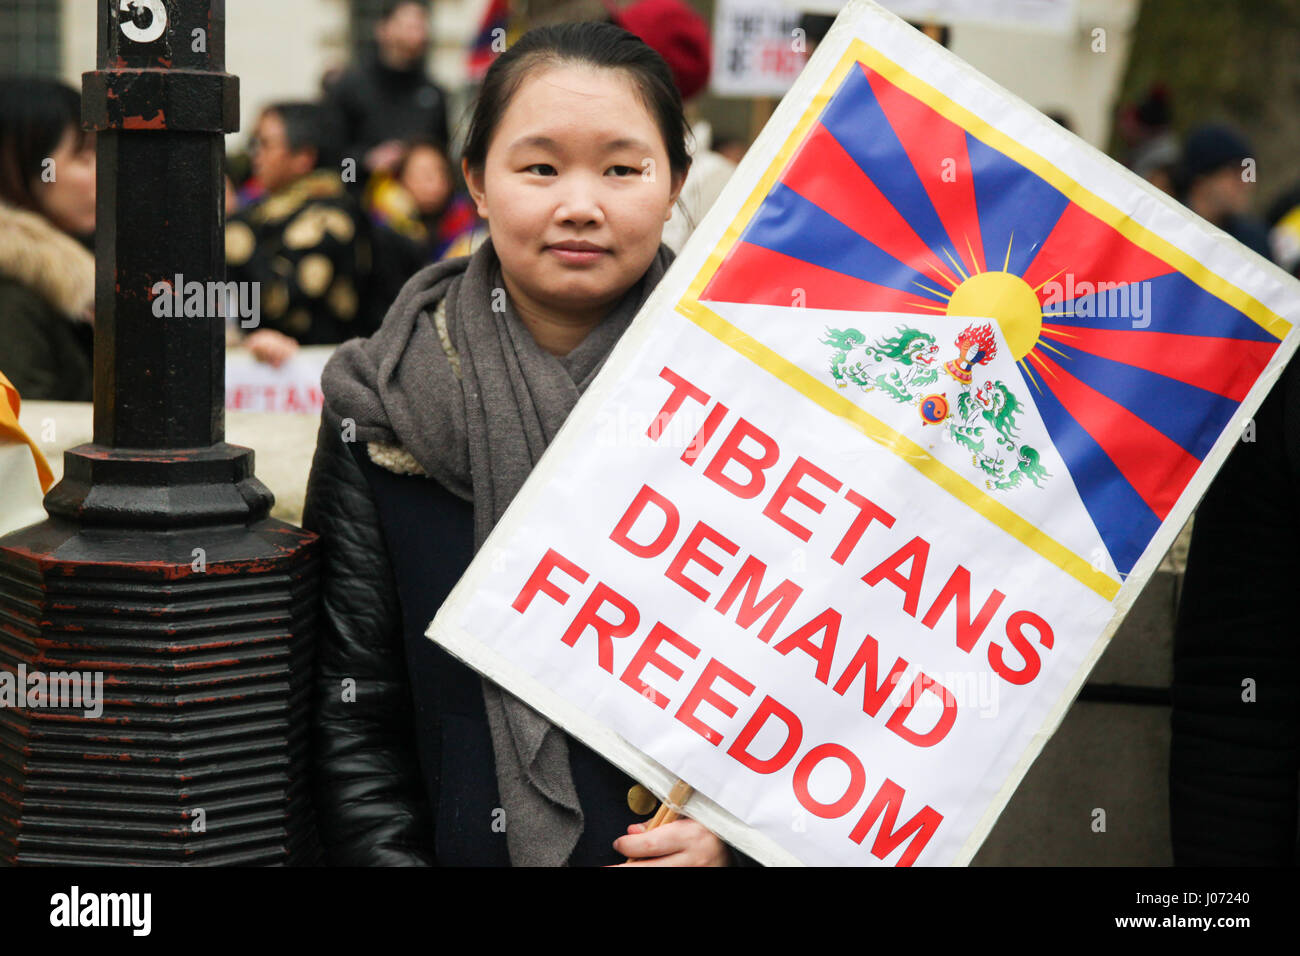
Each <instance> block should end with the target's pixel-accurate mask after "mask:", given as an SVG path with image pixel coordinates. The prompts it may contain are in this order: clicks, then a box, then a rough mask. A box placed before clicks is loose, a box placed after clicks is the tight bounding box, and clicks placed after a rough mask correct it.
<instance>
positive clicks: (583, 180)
mask: <svg viewBox="0 0 1300 956" xmlns="http://www.w3.org/2000/svg"><path fill="white" fill-rule="evenodd" d="M564 180H565V181H564V184H563V186H562V188H561V194H560V203H559V205H558V206H557V207H556V209H555V215H556V218H557V219H558V220H560V221H561V222H569V223H574V224H576V225H586V224H588V223H597V224H599V223H602V222H604V220H605V212H604V209H603V208H602V207H601V202H600V190H599V181H598V177H594V176H591V175H588V174H586V173H582V174H579V173H573V174H570V175H568V176H566V177H564Z"/></svg>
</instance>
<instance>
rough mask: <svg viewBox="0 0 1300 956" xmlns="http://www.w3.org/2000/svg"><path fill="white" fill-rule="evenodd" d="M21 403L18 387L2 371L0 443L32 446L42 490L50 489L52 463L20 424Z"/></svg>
mask: <svg viewBox="0 0 1300 956" xmlns="http://www.w3.org/2000/svg"><path fill="white" fill-rule="evenodd" d="M20 405H21V400H20V399H19V397H18V389H16V388H14V387H13V385H11V384H10V382H9V379H7V378H5V375H4V373H3V372H0V443H3V442H15V443H16V442H22V443H23V444H25V445H26V446H27V447H28V448H30V449H31V450H32V458H34V459H35V460H36V476H37V477H38V478H39V479H40V482H41V491H43V492H44V491H49V490H50V485H52V484H54V472H52V471H51V470H50V463H49V462H48V461H46V460H45V456H44V455H43V454H41V450H40V449H39V448H37V447H36V442H34V441H32V440H31V438H30V437H28V435H27V433H26V432H25V431H23V428H22V426H21V425H19V424H18V409H19V407H20Z"/></svg>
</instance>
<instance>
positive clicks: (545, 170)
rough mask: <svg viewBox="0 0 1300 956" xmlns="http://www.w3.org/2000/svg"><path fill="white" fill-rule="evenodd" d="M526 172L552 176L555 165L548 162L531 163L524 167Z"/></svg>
mask: <svg viewBox="0 0 1300 956" xmlns="http://www.w3.org/2000/svg"><path fill="white" fill-rule="evenodd" d="M524 172H526V173H532V174H533V175H535V176H554V175H555V167H554V166H552V165H551V164H550V163H533V164H532V165H531V166H529V167H527V168H525V169H524Z"/></svg>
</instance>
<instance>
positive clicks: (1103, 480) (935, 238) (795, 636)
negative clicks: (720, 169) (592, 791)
mask: <svg viewBox="0 0 1300 956" xmlns="http://www.w3.org/2000/svg"><path fill="white" fill-rule="evenodd" d="M1296 293H1297V286H1296V284H1295V281H1294V280H1292V279H1291V278H1290V277H1288V276H1287V275H1286V274H1285V273H1283V272H1281V270H1278V269H1276V268H1275V267H1273V266H1272V265H1271V264H1269V263H1267V262H1266V261H1265V260H1263V259H1262V258H1260V257H1258V256H1256V255H1255V254H1253V253H1251V252H1249V251H1248V250H1246V249H1245V248H1244V247H1241V246H1240V245H1238V244H1236V243H1234V242H1232V241H1231V240H1228V239H1227V238H1226V237H1225V236H1224V235H1223V234H1222V233H1221V232H1219V231H1217V230H1215V229H1213V228H1211V227H1210V226H1208V225H1207V224H1205V223H1204V222H1202V221H1200V220H1198V219H1196V218H1195V217H1194V216H1192V215H1191V214H1190V213H1188V212H1187V211H1186V210H1184V209H1183V208H1182V207H1181V206H1179V205H1177V204H1176V203H1175V202H1173V201H1172V200H1171V199H1169V198H1168V197H1166V196H1165V195H1163V194H1162V193H1159V192H1158V191H1157V190H1155V189H1153V188H1151V187H1150V186H1148V185H1147V184H1145V183H1143V182H1142V181H1141V180H1139V179H1137V178H1136V177H1134V176H1133V175H1131V174H1130V173H1128V172H1127V171H1126V170H1124V169H1122V168H1121V167H1119V166H1118V165H1117V164H1115V163H1114V162H1112V161H1111V160H1109V159H1107V158H1106V157H1105V156H1104V155H1102V154H1101V153H1099V152H1097V151H1095V150H1093V149H1092V148H1090V147H1089V146H1087V145H1086V144H1084V143H1083V142H1082V141H1080V140H1079V139H1077V138H1076V137H1074V136H1073V135H1071V134H1069V133H1067V132H1065V131H1064V130H1062V129H1061V128H1060V127H1058V126H1056V124H1054V123H1052V122H1051V121H1050V120H1048V119H1046V118H1045V117H1043V116H1041V115H1040V114H1038V113H1037V112H1036V111H1034V110H1033V109H1031V108H1030V107H1028V106H1027V105H1025V104H1024V103H1023V102H1021V101H1020V100H1018V99H1016V98H1015V97H1013V96H1011V95H1010V94H1008V93H1007V92H1006V91H1004V90H1002V89H1000V88H998V87H996V86H995V85H994V84H993V83H991V82H990V81H989V80H987V79H986V78H984V77H982V76H980V75H979V74H978V73H976V72H975V71H974V70H973V69H972V68H971V67H969V66H968V65H967V64H965V63H963V62H962V61H961V60H959V59H958V58H956V57H954V56H952V55H951V54H950V53H948V52H947V51H945V50H943V49H942V48H940V47H939V46H937V45H936V44H934V43H932V42H930V41H929V40H927V39H925V38H924V37H923V36H922V35H921V34H920V33H919V32H917V31H916V30H914V29H912V28H910V27H908V26H907V25H906V24H904V23H903V22H902V21H901V20H899V19H897V18H896V17H894V16H893V15H891V14H889V13H887V12H886V11H884V10H883V9H881V8H880V7H879V6H877V5H875V4H874V3H870V2H867V0H854V2H851V3H850V4H849V5H848V6H847V7H846V8H845V11H844V12H843V13H842V14H841V16H840V18H839V19H838V21H837V23H836V25H835V27H834V28H833V29H832V30H831V32H830V33H829V34H828V36H827V37H826V39H825V41H824V42H823V43H822V45H821V46H819V47H818V50H817V52H816V54H815V56H814V58H813V59H812V61H811V62H810V64H809V66H808V68H807V69H806V70H805V72H804V73H803V74H802V75H801V77H800V79H799V81H798V83H797V84H796V86H795V87H794V89H792V90H791V92H790V94H789V95H788V96H787V97H786V98H785V99H784V100H783V102H782V103H781V106H780V107H779V108H778V110H777V112H776V114H775V115H774V116H773V119H772V121H771V122H770V123H769V124H768V126H767V128H766V129H765V130H764V132H763V134H762V135H761V137H760V138H759V140H758V142H756V143H755V145H754V147H753V148H752V149H751V150H750V152H749V154H748V155H747V156H746V158H745V160H744V162H743V163H742V164H741V166H740V168H739V170H738V171H737V173H736V175H735V177H734V178H733V180H732V182H731V183H730V184H729V185H728V187H727V189H726V191H725V192H724V193H723V195H722V197H721V198H720V200H719V201H718V203H717V205H716V206H715V207H714V209H713V210H712V211H711V212H710V214H709V215H708V217H707V218H706V219H705V221H704V222H703V223H702V224H701V226H700V228H699V229H698V230H697V232H696V233H695V234H694V236H693V237H692V239H691V241H690V243H689V244H688V245H687V246H686V248H685V249H684V251H683V253H682V255H681V256H680V257H679V258H678V259H677V261H676V262H675V264H674V265H673V267H672V269H671V271H670V272H669V273H668V275H667V276H666V277H665V279H664V280H663V282H662V283H661V284H660V286H659V288H658V289H657V290H656V292H655V293H654V294H653V296H652V297H651V298H650V299H649V301H648V302H647V303H646V305H645V307H644V309H643V310H642V312H641V314H640V315H639V316H638V317H637V319H636V320H635V322H634V323H633V325H632V326H631V328H630V329H629V331H628V332H627V333H626V334H625V336H624V338H623V340H622V341H621V342H620V343H619V345H618V347H617V348H616V349H615V351H614V352H613V353H612V354H611V356H610V358H609V360H608V362H607V365H606V367H605V368H604V370H603V371H602V373H601V375H600V376H599V378H598V379H597V380H596V382H595V383H594V384H593V385H592V386H591V388H590V389H589V390H588V392H587V393H586V395H585V396H584V397H583V399H582V401H581V402H580V403H579V405H578V406H577V408H576V409H575V410H574V412H573V413H572V415H571V416H570V418H569V420H568V422H567V423H566V424H565V426H564V428H563V429H562V430H561V432H560V433H559V435H558V436H557V437H556V439H555V440H554V442H553V443H552V445H551V446H550V448H549V449H548V451H547V453H546V455H545V457H544V458H543V459H542V461H541V462H540V464H539V465H538V466H537V468H536V469H535V470H534V472H533V474H532V476H531V477H530V479H529V481H528V483H527V484H526V486H525V487H524V489H523V490H522V491H521V492H520V494H519V496H518V497H517V498H516V500H515V501H514V502H513V503H512V505H511V507H510V509H509V510H508V511H507V513H506V514H505V516H504V517H503V518H502V520H501V522H500V523H499V524H498V525H497V527H496V529H495V530H494V531H493V533H492V535H491V536H490V538H489V539H488V541H487V542H486V544H485V545H484V548H483V550H482V551H481V553H480V554H479V555H478V556H477V557H476V559H475V561H474V563H473V564H472V565H471V567H470V568H469V570H468V571H467V573H466V574H465V576H464V577H463V578H462V580H461V581H460V583H459V584H458V586H457V587H456V589H455V591H454V592H453V593H452V595H451V597H450V598H449V599H448V601H447V602H446V603H445V604H444V606H443V607H442V609H441V610H440V612H439V614H438V615H437V617H436V618H435V620H434V622H433V624H432V625H431V627H430V630H429V634H430V636H431V638H433V639H434V640H436V641H438V642H440V643H441V644H443V645H444V646H445V647H447V648H448V649H449V650H450V651H451V652H452V653H454V654H456V655H457V656H459V657H460V658H462V659H463V660H465V661H467V662H468V663H469V664H470V665H472V666H473V667H475V668H477V669H478V670H480V671H481V672H483V673H484V674H486V675H488V676H489V677H490V678H492V679H493V680H495V681H497V682H498V683H500V684H501V685H502V686H503V687H505V688H506V689H507V690H509V691H510V692H512V693H514V694H516V695H517V696H519V697H520V698H522V699H524V700H526V701H527V702H529V703H530V704H531V705H532V706H533V707H535V708H536V709H538V710H539V711H540V712H541V713H543V714H544V715H546V716H547V717H548V718H550V719H551V720H552V721H554V722H556V723H557V724H559V725H561V726H563V727H564V728H565V729H566V730H567V731H568V732H569V733H571V734H573V735H574V736H576V737H578V738H580V739H582V740H583V741H585V742H586V743H587V744H588V745H590V746H592V747H593V748H595V749H596V750H598V751H600V752H601V753H602V754H603V755H605V756H606V757H607V758H609V759H610V760H611V761H613V762H615V763H616V764H618V765H619V766H621V767H623V768H624V769H625V770H627V771H628V772H629V773H631V774H633V775H634V776H636V777H638V778H639V779H641V780H642V781H643V782H644V783H645V784H646V785H647V786H649V787H651V788H652V789H653V790H655V792H656V793H658V794H660V795H663V794H664V793H666V792H667V790H668V788H669V786H670V785H671V783H672V782H673V781H674V780H675V779H678V778H680V779H682V780H684V781H685V782H687V783H688V784H690V785H691V786H693V787H694V788H695V791H696V796H695V797H693V798H692V800H691V802H690V804H689V808H688V809H689V812H690V813H691V815H692V816H694V817H695V818H696V819H698V820H700V822H702V823H703V824H705V825H706V826H708V827H710V828H711V829H713V830H714V831H715V832H717V833H718V834H719V835H720V836H722V837H723V838H724V839H726V840H727V841H729V842H731V843H732V844H734V845H735V846H737V847H739V848H740V849H742V850H744V851H745V852H747V853H749V854H750V855H752V856H754V857H756V858H758V859H759V860H761V861H763V862H765V863H795V862H802V863H809V864H852V865H868V864H875V865H878V864H886V865H911V864H914V863H916V864H952V863H957V864H964V863H966V862H968V861H969V860H970V859H971V857H972V856H973V855H974V853H975V851H976V850H977V849H978V847H979V845H980V842H981V841H982V840H983V838H984V837H985V835H986V834H987V833H988V831H989V829H990V827H991V826H992V824H993V822H994V821H995V820H996V819H997V817H998V815H999V813H1000V812H1001V811H1002V809H1003V808H1004V806H1005V805H1006V802H1007V800H1008V799H1009V797H1010V795H1011V794H1012V792H1013V791H1014V789H1015V787H1016V785H1017V784H1018V783H1019V781H1020V779H1021V778H1022V776H1023V775H1024V772H1025V770H1026V769H1027V768H1028V766H1029V764H1030V763H1031V762H1032V760H1033V759H1034V758H1035V757H1036V756H1037V754H1038V753H1039V751H1040V750H1041V748H1042V746H1043V744H1044V743H1045V742H1046V740H1047V739H1048V738H1049V737H1050V736H1051V734H1052V733H1053V731H1054V730H1055V729H1056V727H1057V726H1058V725H1059V723H1060V721H1061V719H1062V717H1063V716H1064V714H1065V711H1066V709H1067V708H1068V706H1069V704H1070V702H1071V701H1072V700H1073V698H1074V697H1075V695H1076V694H1077V693H1078V690H1079V688H1080V687H1081V685H1082V683H1083V681H1084V679H1085V678H1086V676H1087V673H1088V671H1089V670H1090V668H1091V667H1092V665H1093V664H1094V663H1095V662H1096V660H1097V659H1098V657H1099V656H1100V654H1101V652H1102V651H1103V650H1104V648H1105V646H1106V643H1107V641H1108V640H1109V639H1110V637H1111V635H1112V634H1113V633H1114V631H1115V628H1116V627H1117V626H1118V624H1119V622H1120V620H1121V619H1122V617H1123V615H1124V613H1125V611H1126V610H1127V609H1128V608H1129V607H1130V606H1131V605H1132V603H1133V601H1134V599H1135V598H1136V597H1137V595H1138V594H1139V593H1140V591H1141V589H1142V587H1143V585H1144V584H1145V582H1146V580H1147V578H1148V577H1149V576H1150V574H1151V573H1152V571H1153V570H1154V569H1155V567H1156V565H1157V564H1158V562H1159V561H1160V559H1161V557H1162V556H1163V555H1164V553H1165V551H1166V550H1167V549H1168V547H1169V545H1170V543H1171V542H1172V540H1173V538H1174V536H1175V535H1176V533H1177V532H1178V530H1179V529H1180V528H1181V527H1182V525H1183V524H1184V522H1185V521H1186V519H1187V517H1188V515H1189V514H1190V513H1191V511H1192V509H1193V508H1194V507H1195V504H1196V502H1197V500H1198V499H1199V497H1200V495H1201V494H1202V493H1203V492H1204V490H1205V488H1206V486H1207V484H1208V482H1209V480H1210V479H1211V477H1212V476H1213V473H1214V472H1215V470H1216V469H1217V468H1218V467H1219V466H1220V465H1221V464H1222V462H1223V460H1224V458H1225V457H1226V456H1227V454H1228V453H1229V451H1230V450H1231V448H1232V446H1233V444H1234V442H1236V441H1237V440H1238V437H1239V436H1240V434H1241V431H1242V428H1243V426H1244V425H1245V424H1246V422H1247V420H1248V418H1249V416H1250V414H1251V412H1252V411H1253V409H1254V408H1255V407H1256V406H1257V405H1258V403H1259V401H1260V400H1261V399H1262V398H1263V396H1264V395H1265V394H1266V393H1267V391H1268V389H1269V388H1270V386H1271V385H1272V383H1273V382H1274V381H1275V380H1276V378H1277V376H1278V374H1279V373H1280V371H1281V369H1282V368H1283V367H1284V365H1285V363H1286V361H1287V360H1288V359H1289V358H1290V356H1291V354H1292V353H1293V352H1294V350H1295V348H1296V344H1297V336H1296V333H1295V332H1294V329H1293V326H1294V323H1295V321H1296V318H1297V315H1300V296H1297V294H1296Z"/></svg>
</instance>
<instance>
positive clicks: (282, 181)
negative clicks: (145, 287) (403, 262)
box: [226, 103, 386, 365]
mask: <svg viewBox="0 0 1300 956" xmlns="http://www.w3.org/2000/svg"><path fill="white" fill-rule="evenodd" d="M324 136H325V132H324V117H323V114H322V110H321V108H320V107H319V106H316V105H314V104H310V103H278V104H275V105H273V106H270V107H268V108H267V109H265V110H264V111H263V112H262V115H261V116H260V117H259V119H258V121H257V125H256V128H255V131H254V135H253V156H252V163H253V173H254V175H255V177H256V178H257V181H258V182H259V183H260V184H261V186H262V187H263V188H264V189H265V190H266V195H265V196H264V197H263V198H262V199H261V200H259V201H258V202H255V203H253V204H252V205H251V206H249V207H248V208H246V209H244V210H242V211H240V212H238V213H236V214H235V215H234V216H233V217H231V218H230V220H229V221H228V222H227V223H226V267H227V278H228V279H229V280H231V281H234V282H258V283H261V285H260V303H261V326H260V327H259V328H258V329H257V330H255V331H253V332H251V333H250V334H249V335H248V336H247V338H245V340H244V344H245V345H246V346H247V347H248V349H249V350H250V351H251V352H252V353H253V354H254V356H256V357H257V358H258V359H260V360H262V361H265V362H269V363H270V364H272V365H280V364H282V363H283V362H284V361H286V360H287V359H288V358H289V357H291V356H292V355H293V353H294V352H295V351H296V350H297V346H298V345H299V344H303V345H333V344H337V343H339V342H343V341H344V340H346V339H349V338H352V337H353V336H356V335H369V334H370V333H371V332H373V331H374V330H375V329H376V328H377V327H378V325H379V320H380V319H381V318H382V311H381V310H382V306H378V305H377V304H376V303H375V302H374V301H373V299H374V295H373V294H374V291H375V290H374V289H373V288H372V283H371V281H370V278H371V267H372V254H371V230H370V228H369V224H368V223H367V222H366V219H365V216H364V215H363V214H362V212H361V207H360V206H359V204H358V203H357V202H356V200H355V199H353V198H352V196H351V195H350V194H349V193H348V192H347V191H346V190H345V189H344V187H343V182H342V180H341V178H340V176H339V173H338V170H337V168H336V167H335V168H324V169H322V168H318V167H319V166H320V164H321V159H322V155H323V152H324V145H323V142H324ZM384 305H386V303H384Z"/></svg>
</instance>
